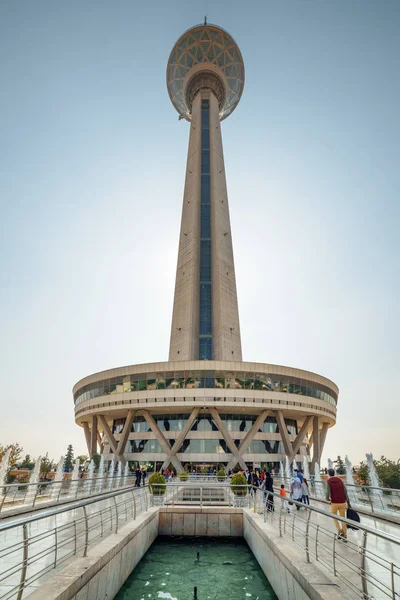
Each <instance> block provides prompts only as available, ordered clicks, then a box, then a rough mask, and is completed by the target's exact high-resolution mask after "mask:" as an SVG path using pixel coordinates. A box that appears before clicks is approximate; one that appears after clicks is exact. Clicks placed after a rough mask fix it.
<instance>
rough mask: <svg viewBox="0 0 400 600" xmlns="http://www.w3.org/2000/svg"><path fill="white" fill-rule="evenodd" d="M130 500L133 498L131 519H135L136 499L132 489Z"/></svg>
mask: <svg viewBox="0 0 400 600" xmlns="http://www.w3.org/2000/svg"><path fill="white" fill-rule="evenodd" d="M132 500H133V520H134V521H136V500H135V492H134V491H133V489H132Z"/></svg>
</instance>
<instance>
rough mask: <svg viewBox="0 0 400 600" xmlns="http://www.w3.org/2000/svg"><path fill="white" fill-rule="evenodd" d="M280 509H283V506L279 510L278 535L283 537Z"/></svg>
mask: <svg viewBox="0 0 400 600" xmlns="http://www.w3.org/2000/svg"><path fill="white" fill-rule="evenodd" d="M282 510H283V508H281V510H280V511H279V537H283V536H282Z"/></svg>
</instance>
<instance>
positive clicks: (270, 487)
mask: <svg viewBox="0 0 400 600" xmlns="http://www.w3.org/2000/svg"><path fill="white" fill-rule="evenodd" d="M263 486H264V487H263V489H264V492H266V493H267V494H268V497H267V499H266V500H267V502H266V505H267V512H272V511H273V510H274V480H273V479H272V477H271V473H270V472H269V471H267V472H266V473H265V479H264V481H263ZM264 501H265V497H264Z"/></svg>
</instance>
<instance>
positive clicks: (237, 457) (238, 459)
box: [210, 408, 247, 469]
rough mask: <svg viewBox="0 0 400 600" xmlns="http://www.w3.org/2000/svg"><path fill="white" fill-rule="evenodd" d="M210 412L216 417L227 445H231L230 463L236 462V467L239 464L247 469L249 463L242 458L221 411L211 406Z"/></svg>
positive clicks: (217, 424) (215, 419) (216, 422)
mask: <svg viewBox="0 0 400 600" xmlns="http://www.w3.org/2000/svg"><path fill="white" fill-rule="evenodd" d="M210 413H211V416H212V418H213V419H214V422H215V424H216V426H217V427H218V429H219V431H220V433H221V435H222V437H223V438H224V440H225V442H226V444H227V446H228V447H229V449H230V451H231V452H232V458H231V459H230V461H229V464H230V463H231V462H232V463H233V462H234V465H233V466H234V467H235V466H236V465H237V464H239V465H240V466H241V467H242V469H247V465H246V463H245V462H244V459H243V458H242V456H240V454H239V449H238V448H237V446H236V444H235V442H234V441H233V439H232V437H231V436H230V435H229V432H228V430H227V429H226V427H225V425H224V423H223V421H222V419H221V417H220V416H219V413H218V411H217V409H216V408H210Z"/></svg>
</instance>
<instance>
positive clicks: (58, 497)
mask: <svg viewBox="0 0 400 600" xmlns="http://www.w3.org/2000/svg"><path fill="white" fill-rule="evenodd" d="M62 484H63V482H62V481H61V482H60V488H59V490H58V496H57V503H58V502H59V501H60V496H61V489H62Z"/></svg>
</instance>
